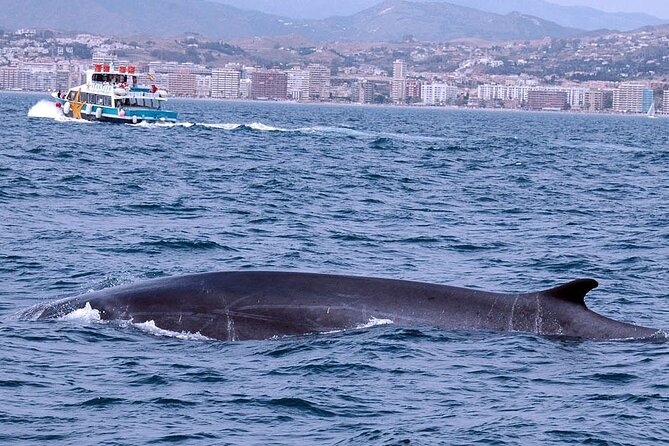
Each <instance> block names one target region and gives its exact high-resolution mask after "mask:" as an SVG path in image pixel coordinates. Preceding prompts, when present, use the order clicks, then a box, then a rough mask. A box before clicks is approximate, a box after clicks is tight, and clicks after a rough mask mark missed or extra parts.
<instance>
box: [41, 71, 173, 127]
mask: <svg viewBox="0 0 669 446" xmlns="http://www.w3.org/2000/svg"><path fill="white" fill-rule="evenodd" d="M147 78H148V80H149V81H153V80H154V79H153V75H151V74H148V75H147ZM52 96H53V98H54V99H55V100H56V107H60V108H61V109H62V111H63V114H64V115H65V116H71V117H72V118H75V119H87V120H89V121H108V122H121V123H127V124H138V123H140V122H149V123H153V122H176V120H177V112H174V111H169V110H166V109H165V108H164V107H165V97H166V96H167V92H166V91H165V90H159V89H158V87H156V86H155V85H151V86H142V85H139V83H138V75H137V73H135V66H134V65H129V66H124V65H121V66H119V67H118V69H115V68H114V67H113V66H112V65H111V64H95V65H94V66H93V69H92V70H87V71H86V83H85V84H83V85H79V86H78V87H73V88H70V89H69V90H68V91H67V93H64V94H61V92H55V93H53V94H52Z"/></svg>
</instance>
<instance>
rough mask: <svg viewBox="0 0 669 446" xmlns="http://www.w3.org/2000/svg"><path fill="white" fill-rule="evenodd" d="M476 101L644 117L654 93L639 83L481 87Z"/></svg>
mask: <svg viewBox="0 0 669 446" xmlns="http://www.w3.org/2000/svg"><path fill="white" fill-rule="evenodd" d="M477 100H478V101H479V104H482V105H483V106H491V107H503V108H526V109H530V110H575V111H588V112H602V111H606V110H610V111H613V112H616V113H646V112H648V110H649V109H650V107H651V104H653V103H655V102H656V98H655V90H654V89H652V88H650V86H649V84H647V83H642V82H624V83H620V84H619V85H617V86H616V87H594V88H587V87H580V86H570V87H569V86H568V87H565V86H542V85H518V84H511V85H499V84H483V85H479V86H478V88H477ZM657 102H660V101H659V100H658V101H657ZM661 105H662V107H661V108H662V109H663V110H665V111H666V110H669V90H665V91H663V92H662V100H661ZM657 108H660V107H657Z"/></svg>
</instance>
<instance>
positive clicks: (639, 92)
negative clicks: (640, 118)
mask: <svg viewBox="0 0 669 446" xmlns="http://www.w3.org/2000/svg"><path fill="white" fill-rule="evenodd" d="M645 89H646V86H645V85H644V84H642V83H637V82H628V83H624V84H620V86H619V87H618V89H616V90H614V91H613V110H614V111H617V112H622V113H641V112H642V111H643V91H644V90H645Z"/></svg>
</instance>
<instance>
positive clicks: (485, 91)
mask: <svg viewBox="0 0 669 446" xmlns="http://www.w3.org/2000/svg"><path fill="white" fill-rule="evenodd" d="M530 91H564V92H565V93H567V103H568V104H569V106H570V107H571V108H582V107H583V106H584V104H585V99H586V93H587V91H588V89H587V88H582V87H551V86H530V85H497V84H484V85H479V86H478V89H477V93H478V97H479V100H482V101H494V100H501V101H513V100H517V101H521V102H527V99H528V94H529V92H530Z"/></svg>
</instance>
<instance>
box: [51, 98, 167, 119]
mask: <svg viewBox="0 0 669 446" xmlns="http://www.w3.org/2000/svg"><path fill="white" fill-rule="evenodd" d="M53 98H54V99H55V100H56V102H57V103H60V106H61V108H62V109H63V112H65V105H66V104H70V108H71V101H68V100H67V99H65V98H59V97H58V96H57V93H54V94H53ZM64 114H65V116H70V117H75V116H73V113H72V112H70V113H64ZM177 115H178V113H177V112H173V111H168V110H154V109H146V108H125V109H122V108H115V107H107V106H104V105H94V104H85V105H84V106H83V107H82V108H81V112H80V118H81V119H85V120H87V121H101V122H114V123H120V124H140V123H142V122H146V123H161V122H167V123H173V122H177ZM76 118H77V119H79V117H76Z"/></svg>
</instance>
